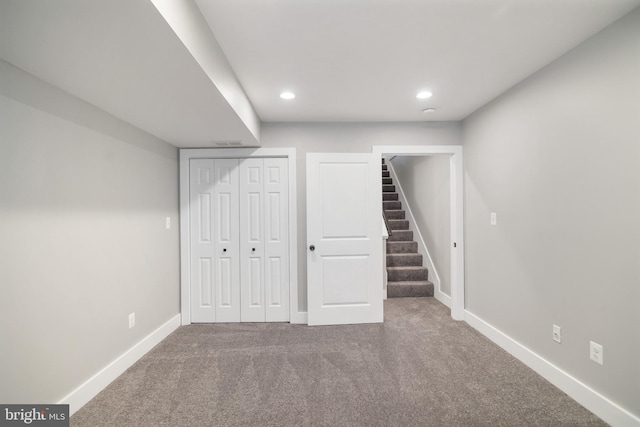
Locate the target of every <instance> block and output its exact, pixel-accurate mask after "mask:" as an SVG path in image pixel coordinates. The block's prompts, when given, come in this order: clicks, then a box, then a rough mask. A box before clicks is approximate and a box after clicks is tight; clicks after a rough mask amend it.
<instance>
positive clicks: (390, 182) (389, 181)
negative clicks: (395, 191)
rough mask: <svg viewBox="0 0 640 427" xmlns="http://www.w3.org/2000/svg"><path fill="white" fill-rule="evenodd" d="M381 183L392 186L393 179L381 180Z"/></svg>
mask: <svg viewBox="0 0 640 427" xmlns="http://www.w3.org/2000/svg"><path fill="white" fill-rule="evenodd" d="M382 183H383V184H393V179H392V178H385V177H383V178H382Z"/></svg>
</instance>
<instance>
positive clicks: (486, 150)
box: [463, 10, 640, 416]
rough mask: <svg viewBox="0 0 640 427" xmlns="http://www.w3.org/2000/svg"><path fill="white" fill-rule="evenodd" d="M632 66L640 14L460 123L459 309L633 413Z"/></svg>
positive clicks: (636, 375)
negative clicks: (462, 265) (594, 347)
mask: <svg viewBox="0 0 640 427" xmlns="http://www.w3.org/2000/svg"><path fill="white" fill-rule="evenodd" d="M639 58H640V10H637V11H635V12H633V13H631V14H630V15H627V16H626V17H625V18H623V19H622V20H620V21H619V22H617V23H616V24H614V25H612V26H611V27H609V28H607V29H605V30H604V31H602V32H601V33H599V34H598V35H596V36H595V37H593V38H592V39H590V40H588V41H587V42H585V43H584V44H582V45H581V46H579V47H577V48H576V49H574V50H573V51H571V52H570V53H568V54H567V55H565V56H563V57H562V58H560V59H559V60H557V61H555V62H554V63H552V64H551V65H550V66H548V67H546V68H544V69H543V70H541V71H540V72H538V73H537V74H535V75H534V76H532V77H531V78H529V79H527V80H526V81H524V82H523V83H521V84H519V85H518V86H516V87H515V88H513V89H511V90H510V91H508V92H507V93H505V94H504V95H502V96H501V97H499V98H498V99H497V100H495V101H494V102H492V103H491V104H489V105H487V106H486V107H484V108H483V109H481V110H480V111H478V112H476V113H475V114H473V115H472V116H471V117H469V118H467V119H466V120H464V122H463V134H464V162H465V170H466V181H465V186H466V187H465V192H466V200H465V204H466V205H465V208H466V246H467V257H466V259H467V263H466V277H467V283H466V285H467V287H466V307H467V310H468V311H470V312H472V313H473V314H475V315H476V316H478V317H480V318H481V319H483V320H485V321H486V322H488V323H490V324H491V325H493V326H495V327H496V328H498V329H499V330H501V331H503V332H504V333H506V334H507V335H509V336H510V337H512V338H514V339H516V340H517V341H519V342H520V343H521V344H523V345H524V346H526V347H528V348H529V349H531V350H532V351H534V352H535V353H537V354H539V355H540V356H542V357H544V358H545V359H547V360H549V361H550V362H551V363H553V364H555V365H556V366H558V367H559V368H561V369H563V370H564V371H566V372H567V373H568V374H569V375H572V376H574V377H575V378H577V379H579V380H580V381H582V382H584V383H585V384H586V385H587V386H589V387H592V388H593V389H594V390H596V391H598V392H599V393H601V394H602V395H604V396H605V397H608V398H609V399H611V400H613V401H615V402H617V403H618V404H619V405H621V406H622V407H623V408H626V409H627V410H628V411H630V412H631V413H633V414H635V415H636V416H640V399H639V398H638V396H640V363H638V361H639V360H640V326H639V325H640V310H638V304H639V302H640V283H639V278H640V243H639V242H640V222H639V221H638V218H640V167H639V166H640V121H639V120H638V117H640V116H639V114H640V101H639V100H640V60H639ZM490 212H497V217H498V223H497V226H491V225H490V223H489V213H490ZM552 324H557V325H559V326H561V327H562V344H557V343H555V342H554V341H552V339H551V331H552ZM590 340H593V341H595V342H598V343H600V344H602V345H603V346H604V366H600V365H597V364H595V363H594V362H592V361H590V360H589V341H590Z"/></svg>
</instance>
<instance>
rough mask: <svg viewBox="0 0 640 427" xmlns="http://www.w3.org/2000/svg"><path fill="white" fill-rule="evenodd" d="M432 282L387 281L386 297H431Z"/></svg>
mask: <svg viewBox="0 0 640 427" xmlns="http://www.w3.org/2000/svg"><path fill="white" fill-rule="evenodd" d="M432 296H433V283H431V282H429V281H421V282H388V283H387V298H404V297H432Z"/></svg>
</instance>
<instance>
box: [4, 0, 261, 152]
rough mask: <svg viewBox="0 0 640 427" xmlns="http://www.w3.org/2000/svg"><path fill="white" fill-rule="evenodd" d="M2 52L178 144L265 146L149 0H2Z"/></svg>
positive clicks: (50, 80) (42, 76) (53, 82)
mask: <svg viewBox="0 0 640 427" xmlns="http://www.w3.org/2000/svg"><path fill="white" fill-rule="evenodd" d="M193 7H194V9H195V10H196V11H197V7H196V6H195V5H193ZM205 28H206V24H205ZM207 31H208V29H207ZM0 58H1V59H3V60H5V61H7V62H9V63H11V64H13V65H15V66H17V67H18V68H21V69H22V70H24V71H26V72H28V73H30V74H33V75H35V76H36V77H38V78H40V79H41V80H44V81H45V82H47V83H49V84H51V85H53V86H55V87H58V88H60V89H62V90H64V91H66V92H68V93H70V94H72V95H75V96H76V97H78V98H80V99H83V100H84V101H87V102H89V103H90V104H93V105H95V106H96V107H98V108H100V109H102V110H104V111H106V112H107V113H109V114H111V115H113V116H115V117H117V118H119V119H121V120H123V121H125V122H128V123H130V124H132V125H134V126H136V127H138V128H140V129H142V130H144V131H146V132H148V133H150V134H152V135H154V136H156V137H158V138H160V139H163V140H165V141H167V142H169V143H171V144H173V145H175V146H178V147H211V146H216V143H217V142H223V143H224V144H227V145H251V146H255V145H259V142H258V140H257V139H256V136H254V135H253V134H252V132H251V131H250V130H249V129H248V128H247V126H246V125H245V124H244V123H243V121H242V120H241V119H240V118H239V117H238V114H237V113H236V112H235V111H234V109H233V108H232V107H231V106H230V105H229V103H228V102H227V100H226V99H225V97H224V96H223V95H222V94H221V92H220V91H219V90H218V88H217V87H216V85H215V84H214V83H213V82H212V81H211V78H210V77H209V76H208V75H207V74H206V73H205V71H203V69H202V67H201V66H200V65H199V64H198V62H197V61H196V59H194V57H193V56H192V55H191V54H190V52H189V51H188V50H187V48H185V46H184V45H183V43H182V42H181V40H180V39H179V38H178V36H177V35H176V33H175V32H174V31H173V29H172V28H171V26H170V25H169V24H167V22H166V20H165V19H164V18H163V16H162V15H161V14H160V12H158V10H157V9H156V7H155V6H154V5H153V3H151V1H148V0H136V1H110V0H108V1H105V0H56V1H51V0H2V1H0Z"/></svg>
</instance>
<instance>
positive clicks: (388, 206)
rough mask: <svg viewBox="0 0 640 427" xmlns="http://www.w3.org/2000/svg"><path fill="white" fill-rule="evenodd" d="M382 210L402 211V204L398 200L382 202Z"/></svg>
mask: <svg viewBox="0 0 640 427" xmlns="http://www.w3.org/2000/svg"><path fill="white" fill-rule="evenodd" d="M382 209H384V210H385V211H395V210H400V209H402V202H400V201H398V200H386V201H383V202H382Z"/></svg>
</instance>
